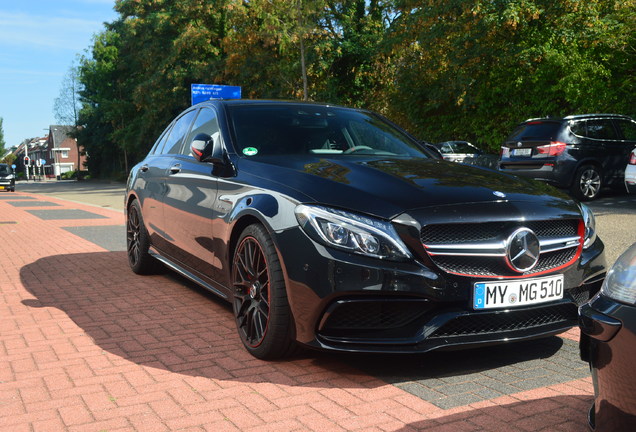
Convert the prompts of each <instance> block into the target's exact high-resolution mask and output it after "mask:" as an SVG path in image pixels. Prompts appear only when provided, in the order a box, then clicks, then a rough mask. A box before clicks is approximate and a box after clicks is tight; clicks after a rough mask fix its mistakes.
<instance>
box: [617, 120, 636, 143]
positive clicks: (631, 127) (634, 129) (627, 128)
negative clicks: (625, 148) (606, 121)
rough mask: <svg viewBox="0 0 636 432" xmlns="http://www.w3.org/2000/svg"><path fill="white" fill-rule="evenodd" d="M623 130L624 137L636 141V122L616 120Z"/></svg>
mask: <svg viewBox="0 0 636 432" xmlns="http://www.w3.org/2000/svg"><path fill="white" fill-rule="evenodd" d="M616 123H617V124H618V126H619V127H620V129H621V131H622V132H623V139H624V140H626V141H636V122H635V121H633V120H618V121H617V122H616Z"/></svg>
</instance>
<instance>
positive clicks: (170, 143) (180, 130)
mask: <svg viewBox="0 0 636 432" xmlns="http://www.w3.org/2000/svg"><path fill="white" fill-rule="evenodd" d="M195 114H196V111H195V110H192V111H188V112H187V113H185V114H184V115H183V116H181V117H180V118H179V120H177V122H176V123H175V124H174V126H173V127H172V130H171V131H170V135H169V136H168V139H167V140H166V143H165V144H164V146H163V148H162V150H161V154H175V153H179V151H180V150H181V145H182V144H183V139H184V138H185V136H186V134H187V133H188V131H189V130H190V124H191V123H192V119H194V116H195Z"/></svg>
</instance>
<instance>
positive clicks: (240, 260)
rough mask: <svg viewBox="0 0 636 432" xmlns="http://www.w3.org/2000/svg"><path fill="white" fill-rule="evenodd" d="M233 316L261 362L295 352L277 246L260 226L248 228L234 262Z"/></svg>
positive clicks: (247, 345) (239, 244)
mask: <svg viewBox="0 0 636 432" xmlns="http://www.w3.org/2000/svg"><path fill="white" fill-rule="evenodd" d="M232 286H233V289H234V301H233V308H234V316H235V318H236V326H237V328H238V332H239V335H240V337H241V341H242V342H243V345H245V348H246V349H247V351H249V352H250V353H251V354H252V355H253V356H255V357H257V358H260V359H274V358H280V357H285V356H288V355H290V354H291V353H292V351H293V348H294V346H295V343H294V342H293V340H292V338H291V336H290V330H291V314H290V312H289V305H288V303H287V293H286V290H285V282H284V279H283V274H282V270H281V265H280V261H279V259H278V254H277V253H276V249H275V248H274V244H273V242H272V240H271V238H270V237H269V235H268V234H267V231H266V230H265V228H264V227H263V226H261V225H257V224H255V225H250V226H248V227H247V228H246V229H245V230H244V231H243V233H242V234H241V237H240V238H239V240H238V246H237V247H236V250H235V251H234V259H233V262H232Z"/></svg>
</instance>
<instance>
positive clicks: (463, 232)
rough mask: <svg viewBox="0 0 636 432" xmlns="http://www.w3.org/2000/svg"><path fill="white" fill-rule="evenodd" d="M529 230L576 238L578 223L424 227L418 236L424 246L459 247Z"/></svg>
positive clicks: (536, 232) (464, 224) (540, 222)
mask: <svg viewBox="0 0 636 432" xmlns="http://www.w3.org/2000/svg"><path fill="white" fill-rule="evenodd" d="M522 226H525V227H526V228H530V229H531V230H532V231H534V232H535V234H536V235H537V236H538V237H572V236H576V235H577V230H578V226H579V221H578V220H577V219H556V220H547V221H529V222H526V223H523V224H522V223H520V222H485V223H469V224H466V223H453V224H439V225H426V226H424V227H423V228H422V230H421V232H420V238H421V240H422V243H424V244H425V245H434V244H461V243H471V242H485V241H492V240H496V239H497V238H499V237H500V236H501V235H502V233H511V232H512V231H514V230H515V229H516V228H520V227H522Z"/></svg>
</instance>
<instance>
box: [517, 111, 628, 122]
mask: <svg viewBox="0 0 636 432" xmlns="http://www.w3.org/2000/svg"><path fill="white" fill-rule="evenodd" d="M591 118H616V119H626V120H631V117H629V116H626V115H623V114H602V113H598V114H574V115H569V116H566V117H537V118H530V119H527V120H524V121H523V122H521V123H528V122H535V121H544V122H555V123H559V122H563V121H569V120H585V119H591Z"/></svg>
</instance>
